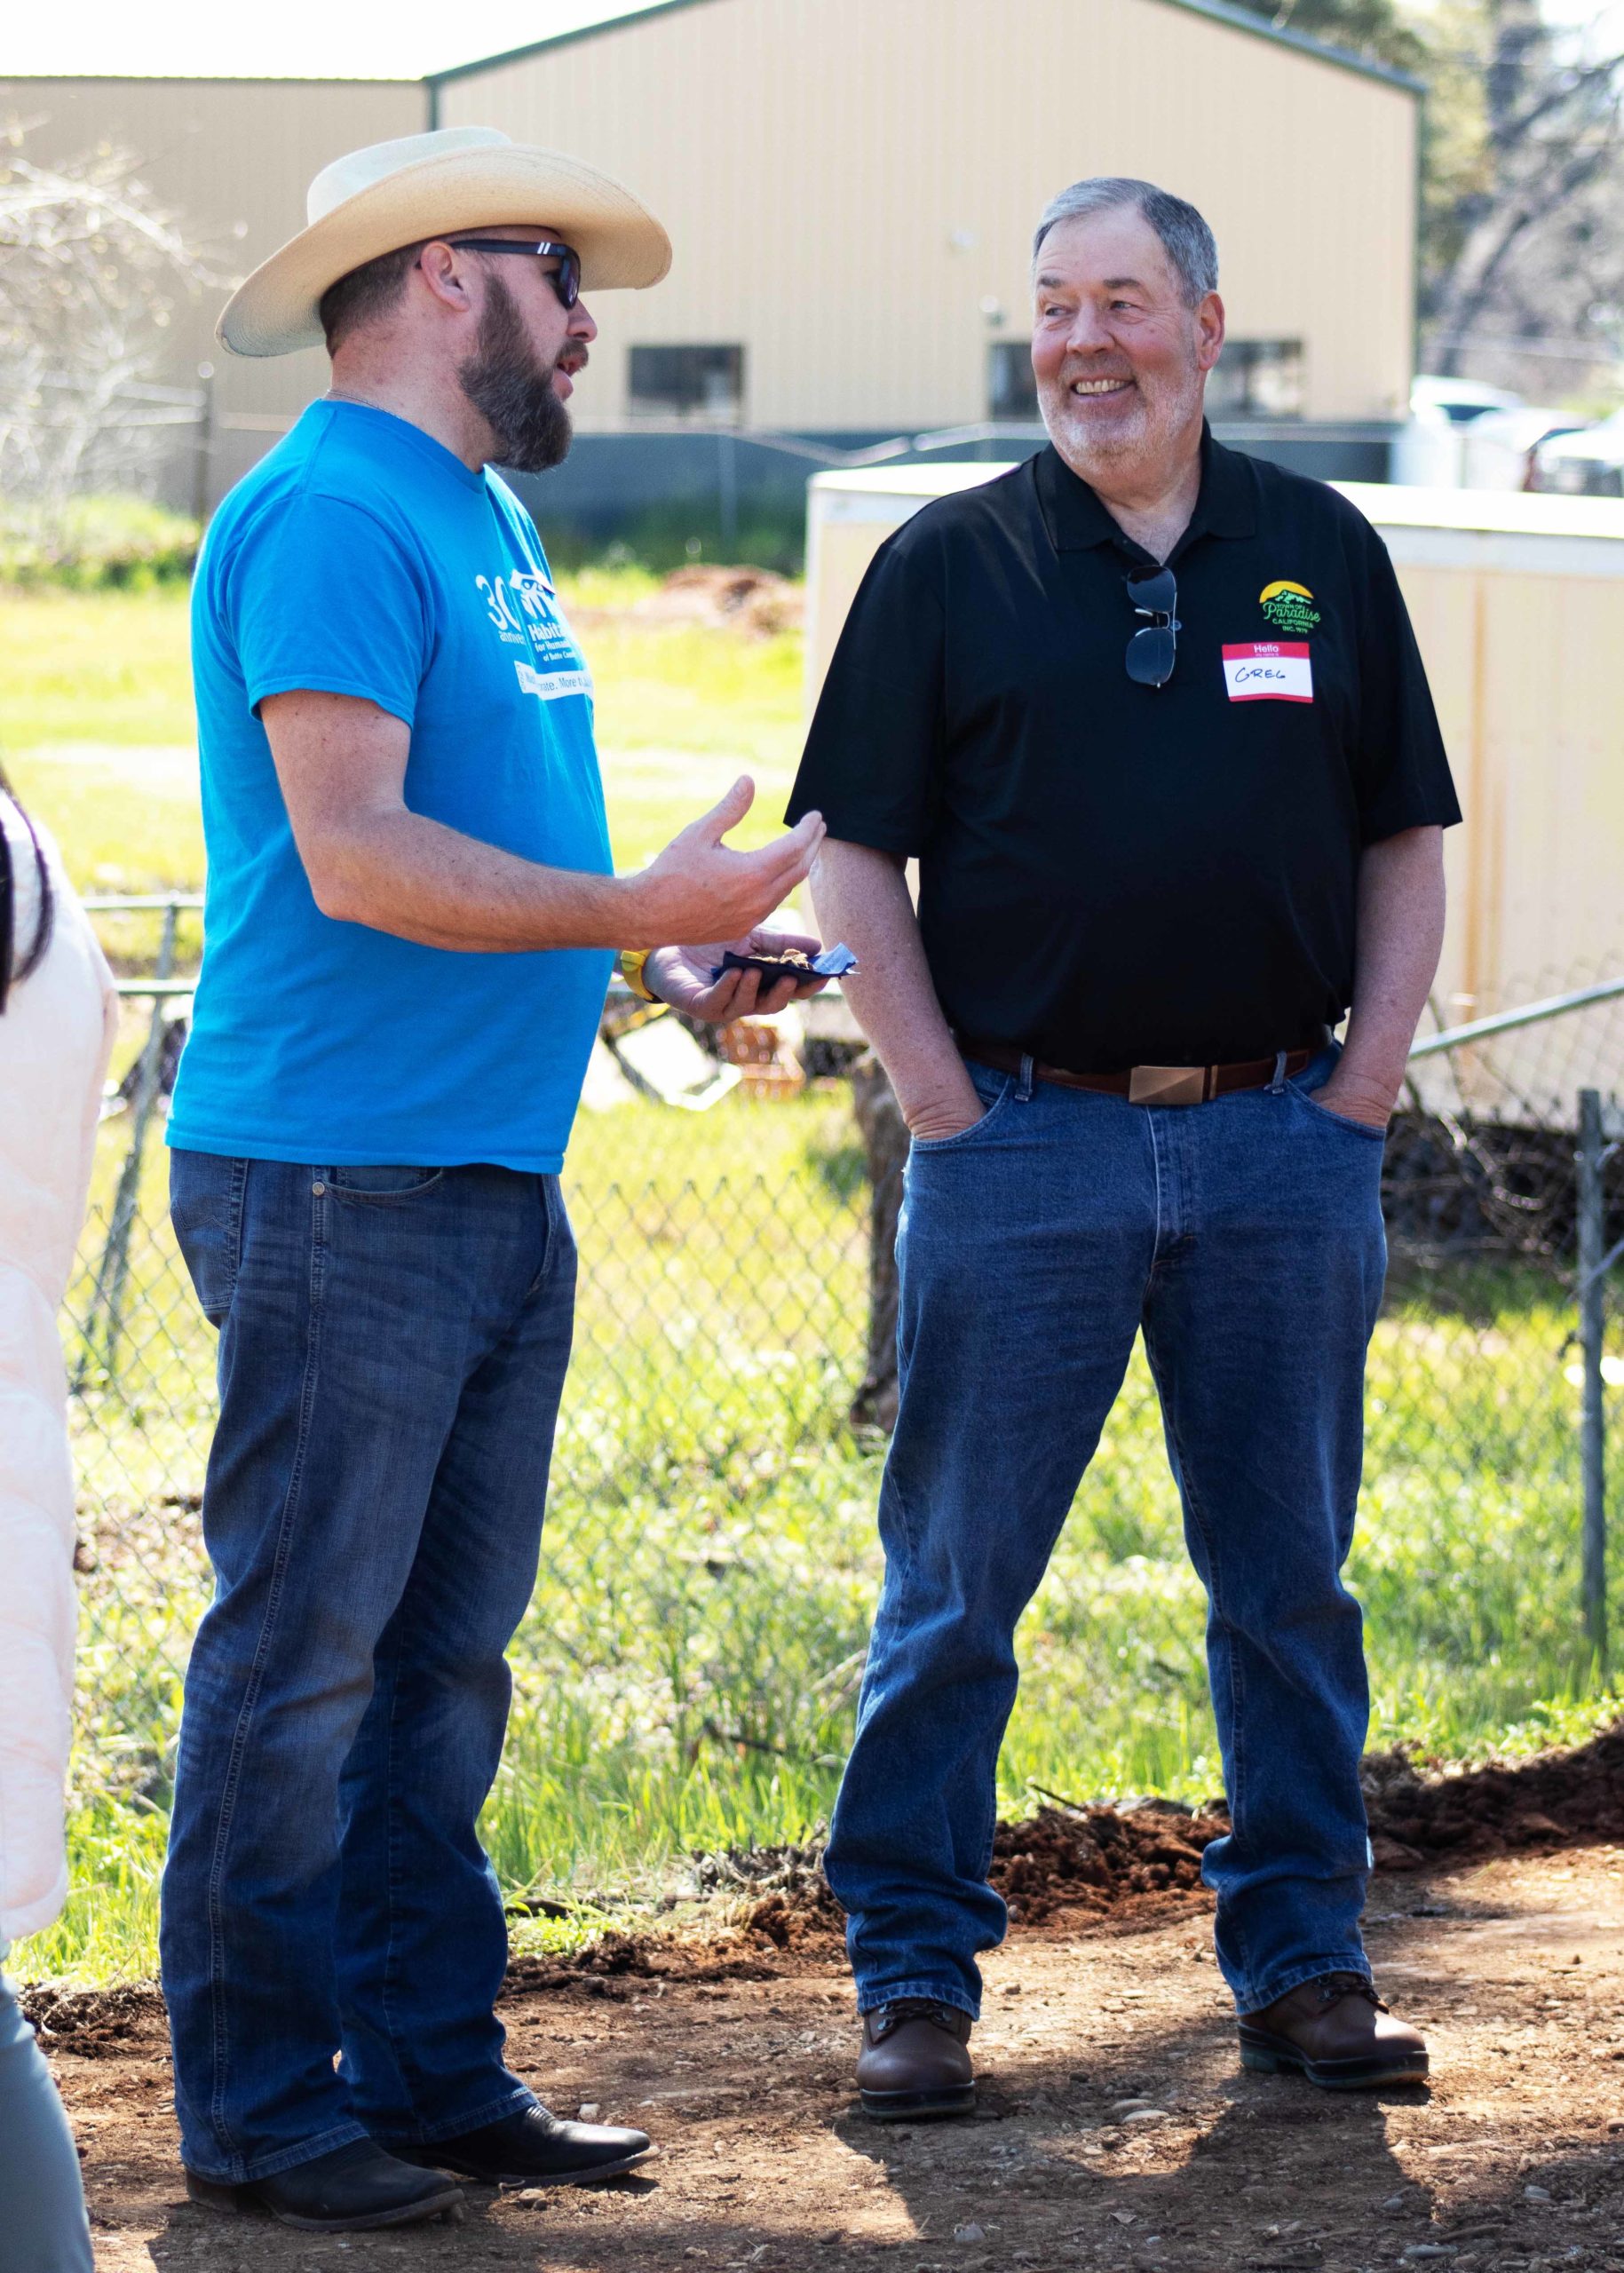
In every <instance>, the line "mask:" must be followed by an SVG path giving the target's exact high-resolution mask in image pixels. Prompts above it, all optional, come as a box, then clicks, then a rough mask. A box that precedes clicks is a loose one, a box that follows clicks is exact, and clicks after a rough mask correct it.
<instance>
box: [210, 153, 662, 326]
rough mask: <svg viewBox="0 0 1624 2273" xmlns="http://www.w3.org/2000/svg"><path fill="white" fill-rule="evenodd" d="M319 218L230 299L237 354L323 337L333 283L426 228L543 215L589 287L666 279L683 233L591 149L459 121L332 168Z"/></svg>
mask: <svg viewBox="0 0 1624 2273" xmlns="http://www.w3.org/2000/svg"><path fill="white" fill-rule="evenodd" d="M306 207H307V211H308V214H309V222H308V226H306V227H305V228H303V229H301V230H300V232H299V234H298V235H297V237H292V238H290V239H289V242H287V243H286V244H285V245H284V246H283V247H282V249H281V251H280V252H274V253H273V254H272V255H271V257H270V259H269V260H267V261H265V263H264V264H263V265H261V266H260V267H258V268H257V269H256V270H255V271H254V273H253V274H252V275H251V276H250V278H249V279H248V281H247V282H246V283H244V284H242V285H240V286H239V287H238V289H237V290H236V291H235V292H234V294H233V295H232V297H231V298H230V299H229V300H228V301H227V302H226V309H225V313H223V314H222V316H221V318H220V321H219V324H218V329H217V331H216V337H217V338H218V340H219V343H220V345H221V346H222V347H228V348H230V349H231V351H232V352H233V353H234V354H236V355H286V354H288V353H289V352H290V351H291V350H292V349H294V348H296V347H319V346H321V343H322V332H321V318H320V316H319V315H318V314H317V309H318V307H319V306H320V305H321V295H322V294H323V293H324V292H325V291H326V290H327V289H328V287H329V285H330V284H336V283H337V281H338V279H339V278H340V277H341V276H347V275H348V274H349V273H350V271H351V270H352V269H353V268H360V266H361V265H362V264H363V262H366V261H368V260H376V258H377V257H378V256H379V254H380V253H385V252H393V251H394V250H395V249H397V247H399V246H400V245H409V244H415V243H416V241H417V240H418V238H420V237H431V236H437V235H440V234H446V235H449V234H450V233H451V232H452V231H453V230H456V229H491V228H496V227H498V226H502V225H503V224H504V223H511V222H525V223H534V224H535V226H536V227H537V228H545V229H549V230H552V231H555V232H556V233H557V234H558V235H559V236H561V237H562V238H563V239H564V240H565V241H566V242H567V243H568V244H570V245H573V246H574V249H575V250H576V251H577V252H578V253H579V254H580V256H581V283H582V290H584V291H589V292H601V291H606V290H608V289H610V288H611V287H612V286H614V285H622V284H623V285H645V284H657V283H658V282H659V281H660V279H661V277H662V276H663V275H664V274H665V273H666V271H667V269H668V268H669V266H670V265H671V241H670V239H669V237H668V236H667V235H666V234H665V231H664V230H663V229H662V228H661V226H660V224H659V222H658V221H656V220H655V218H654V215H653V214H652V213H650V212H647V211H646V210H645V209H644V207H642V206H641V205H639V204H638V201H637V199H636V198H635V197H634V196H633V195H632V194H631V192H630V190H629V189H622V186H621V185H620V183H619V182H617V181H611V180H610V178H609V177H608V175H607V174H600V173H598V171H596V170H595V169H594V168H593V167H591V166H583V165H582V162H581V161H580V160H579V158H566V157H565V156H563V155H562V154H560V153H559V152H558V151H557V150H535V149H531V148H529V147H527V146H526V145H525V144H523V143H519V142H512V141H510V140H509V139H508V137H507V136H506V135H505V134H499V133H498V132H497V131H496V130H495V127H491V126H447V127H441V128H440V129H439V130H438V131H436V132H434V133H432V134H405V135H402V136H401V137H400V139H399V140H398V141H393V142H375V143H373V144H372V145H371V147H369V148H368V149H365V150H352V151H351V152H350V153H349V154H348V156H347V157H343V158H335V159H334V161H333V162H332V164H331V165H330V166H324V167H323V168H322V170H321V172H320V173H319V174H318V175H317V176H316V178H315V179H314V181H313V182H312V183H311V185H310V194H309V197H308V199H307V200H306Z"/></svg>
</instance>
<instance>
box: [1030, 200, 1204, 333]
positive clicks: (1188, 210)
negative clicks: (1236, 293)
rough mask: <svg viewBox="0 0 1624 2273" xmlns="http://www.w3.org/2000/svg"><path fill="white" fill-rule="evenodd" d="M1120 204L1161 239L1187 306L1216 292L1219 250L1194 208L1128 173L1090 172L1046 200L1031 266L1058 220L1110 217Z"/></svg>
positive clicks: (1035, 240) (1197, 304)
mask: <svg viewBox="0 0 1624 2273" xmlns="http://www.w3.org/2000/svg"><path fill="white" fill-rule="evenodd" d="M1124 205H1127V206H1132V207H1133V208H1134V209H1135V210H1137V212H1140V213H1142V214H1143V215H1144V216H1145V219H1146V220H1147V221H1148V222H1149V223H1150V225H1151V226H1152V228H1153V229H1154V231H1155V232H1156V234H1157V235H1158V236H1159V237H1160V238H1161V249H1162V250H1163V251H1164V252H1165V253H1166V254H1167V257H1168V260H1169V261H1170V262H1171V263H1172V265H1173V273H1174V274H1175V275H1176V277H1177V278H1178V281H1179V282H1180V284H1181V285H1182V286H1183V288H1184V299H1185V302H1186V304H1187V305H1189V306H1191V307H1192V308H1193V307H1197V306H1199V305H1200V302H1201V301H1202V300H1204V299H1205V298H1206V297H1207V295H1208V292H1216V290H1217V289H1218V248H1217V245H1216V242H1214V238H1213V234H1212V231H1211V230H1210V229H1209V228H1208V226H1207V224H1206V222H1205V221H1203V220H1202V218H1201V217H1200V214H1199V213H1198V212H1197V211H1196V210H1195V208H1194V206H1193V205H1187V204H1186V203H1185V202H1184V199H1183V198H1182V197H1175V196H1174V195H1173V194H1172V193H1171V191H1169V190H1165V189H1158V188H1157V186H1156V185H1155V183H1154V182H1153V181H1135V180H1134V179H1133V178H1132V177H1131V176H1130V175H1128V174H1095V175H1093V176H1092V177H1091V178H1089V180H1087V181H1074V182H1073V184H1072V186H1071V187H1070V188H1069V189H1063V190H1062V191H1061V192H1060V194H1059V195H1058V197H1051V198H1050V201H1049V203H1048V204H1047V205H1046V206H1045V207H1044V209H1043V218H1042V220H1041V221H1040V222H1039V223H1038V231H1037V234H1036V236H1035V237H1034V239H1033V241H1032V258H1033V262H1034V265H1035V264H1036V261H1037V257H1038V255H1039V253H1040V252H1041V251H1042V249H1043V240H1044V238H1045V237H1046V236H1047V235H1048V234H1049V233H1050V230H1051V229H1052V228H1055V227H1057V226H1058V225H1059V223H1060V222H1062V221H1075V220H1077V219H1079V218H1081V216H1082V215H1083V214H1085V213H1109V212H1112V211H1113V210H1116V209H1117V208H1118V207H1121V206H1124Z"/></svg>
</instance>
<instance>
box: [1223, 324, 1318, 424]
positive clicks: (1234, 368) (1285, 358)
mask: <svg viewBox="0 0 1624 2273" xmlns="http://www.w3.org/2000/svg"><path fill="white" fill-rule="evenodd" d="M1207 415H1208V417H1209V418H1300V417H1301V416H1302V415H1303V342H1302V341H1301V340H1300V339H1227V340H1225V341H1224V352H1223V354H1222V355H1221V356H1220V357H1219V358H1218V363H1217V368H1216V370H1213V371H1211V372H1209V373H1208V379H1207Z"/></svg>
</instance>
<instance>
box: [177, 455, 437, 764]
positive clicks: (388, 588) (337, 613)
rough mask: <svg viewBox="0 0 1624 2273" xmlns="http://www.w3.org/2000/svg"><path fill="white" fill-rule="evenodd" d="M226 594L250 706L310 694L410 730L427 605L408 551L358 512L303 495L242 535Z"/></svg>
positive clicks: (424, 651)
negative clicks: (338, 697)
mask: <svg viewBox="0 0 1624 2273" xmlns="http://www.w3.org/2000/svg"><path fill="white" fill-rule="evenodd" d="M222 597H223V599H224V603H225V607H226V615H227V618H228V623H229V630H230V632H231V636H232V640H233V644H234V647H235V649H236V654H237V661H238V663H239V665H240V666H241V669H242V677H243V681H244V683H245V685H246V686H247V689H248V699H249V701H250V704H252V705H253V706H254V708H255V709H257V708H258V706H259V704H260V703H261V702H263V701H265V698H266V696H267V695H271V694H286V693H290V692H291V691H292V690H293V689H294V688H296V687H309V688H311V689H313V691H315V692H316V693H322V694H353V695H358V696H360V697H362V698H364V699H365V700H367V701H372V702H376V704H377V705H378V707H379V709H383V710H388V711H391V712H392V713H393V715H394V716H395V717H397V718H403V719H404V720H405V721H406V724H407V725H408V726H409V725H412V723H413V722H414V719H415V717H416V709H417V690H418V687H419V685H420V684H421V682H422V679H423V675H424V670H425V669H426V668H427V665H428V656H429V647H430V636H431V634H430V622H429V608H428V602H427V598H426V594H425V590H424V584H423V582H422V580H421V577H420V575H419V574H418V572H417V568H416V563H415V561H414V560H413V558H412V555H411V553H410V550H408V546H407V545H406V544H404V543H402V542H401V539H400V536H399V535H395V534H394V533H393V532H392V531H391V530H390V529H388V528H387V527H385V526H384V523H383V522H382V521H380V520H379V519H377V518H376V515H375V514H372V513H370V512H368V511H367V509H366V508H365V507H364V506H362V505H355V504H352V503H348V502H347V501H346V500H345V499H343V498H338V497H324V496H321V495H305V496H302V497H298V498H296V499H295V500H293V501H292V503H289V504H286V505H284V506H281V507H280V508H279V509H278V510H277V511H274V512H273V513H267V514H266V515H265V518H264V519H263V520H262V521H261V522H260V523H259V524H258V525H257V526H256V527H252V528H250V530H248V531H247V532H246V534H245V535H244V536H243V539H242V543H241V544H240V545H239V546H238V548H237V550H236V553H235V555H234V558H233V559H232V561H231V563H230V566H229V567H228V568H227V571H226V578H225V585H224V591H223V595H222Z"/></svg>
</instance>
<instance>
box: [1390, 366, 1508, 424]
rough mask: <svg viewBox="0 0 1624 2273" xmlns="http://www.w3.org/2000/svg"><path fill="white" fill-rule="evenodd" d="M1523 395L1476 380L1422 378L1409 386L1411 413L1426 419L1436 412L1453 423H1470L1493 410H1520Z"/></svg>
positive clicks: (1413, 415)
mask: <svg viewBox="0 0 1624 2273" xmlns="http://www.w3.org/2000/svg"><path fill="white" fill-rule="evenodd" d="M1521 408H1523V398H1522V396H1521V395H1520V394H1510V393H1508V392H1507V391H1506V389H1505V388H1504V387H1485V386H1483V385H1480V384H1479V383H1478V382H1477V380H1476V379H1437V378H1429V377H1425V376H1423V377H1422V378H1418V379H1415V380H1414V381H1413V382H1412V383H1411V386H1410V416H1412V417H1413V418H1427V417H1429V416H1430V415H1432V414H1436V415H1437V416H1439V417H1442V418H1444V419H1445V420H1446V421H1447V423H1448V424H1450V425H1451V426H1470V425H1471V424H1473V422H1474V421H1475V420H1477V419H1479V418H1483V417H1486V416H1487V415H1488V413H1489V412H1490V411H1491V410H1520V409H1521Z"/></svg>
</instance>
